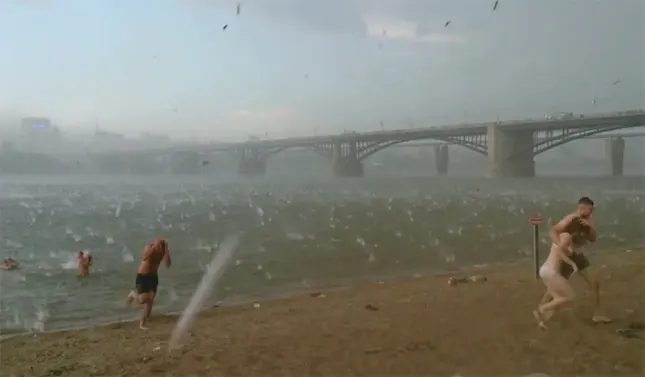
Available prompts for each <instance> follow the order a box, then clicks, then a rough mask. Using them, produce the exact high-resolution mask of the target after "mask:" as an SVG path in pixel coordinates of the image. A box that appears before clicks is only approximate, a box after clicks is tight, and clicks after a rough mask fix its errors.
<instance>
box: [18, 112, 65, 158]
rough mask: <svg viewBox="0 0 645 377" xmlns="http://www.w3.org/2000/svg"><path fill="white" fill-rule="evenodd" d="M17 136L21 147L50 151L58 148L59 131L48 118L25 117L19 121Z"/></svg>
mask: <svg viewBox="0 0 645 377" xmlns="http://www.w3.org/2000/svg"><path fill="white" fill-rule="evenodd" d="M19 138H20V141H21V143H20V144H22V148H21V149H24V150H39V151H52V150H55V149H58V145H59V143H60V140H61V132H60V130H59V129H58V127H56V126H54V125H52V124H51V120H50V119H49V118H43V117H27V118H23V119H22V121H21V123H20V133H19Z"/></svg>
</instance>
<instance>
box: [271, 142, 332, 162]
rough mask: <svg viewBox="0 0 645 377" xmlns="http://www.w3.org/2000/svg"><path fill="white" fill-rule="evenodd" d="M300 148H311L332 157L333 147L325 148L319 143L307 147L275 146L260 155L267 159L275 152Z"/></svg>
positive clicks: (324, 155) (322, 154)
mask: <svg viewBox="0 0 645 377" xmlns="http://www.w3.org/2000/svg"><path fill="white" fill-rule="evenodd" d="M298 148H300V149H305V150H310V151H313V152H316V153H317V154H319V155H321V156H323V157H327V158H331V148H329V150H328V149H327V148H324V147H321V146H318V145H314V146H306V147H304V146H286V147H280V148H274V149H270V150H268V151H265V152H263V153H260V154H259V156H260V157H261V158H262V159H267V158H269V157H270V156H273V155H274V154H278V153H280V152H284V151H286V150H288V149H298Z"/></svg>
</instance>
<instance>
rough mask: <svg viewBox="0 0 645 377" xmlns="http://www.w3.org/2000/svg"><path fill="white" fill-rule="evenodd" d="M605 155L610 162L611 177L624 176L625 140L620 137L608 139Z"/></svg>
mask: <svg viewBox="0 0 645 377" xmlns="http://www.w3.org/2000/svg"><path fill="white" fill-rule="evenodd" d="M605 153H606V155H607V159H608V160H609V166H610V168H611V176H612V177H620V176H622V175H623V170H624V160H625V139H624V138H622V137H620V136H618V137H612V138H611V139H607V141H606V144H605Z"/></svg>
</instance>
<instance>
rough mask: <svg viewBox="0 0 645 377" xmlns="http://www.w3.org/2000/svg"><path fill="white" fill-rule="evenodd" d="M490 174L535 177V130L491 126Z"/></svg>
mask: <svg viewBox="0 0 645 377" xmlns="http://www.w3.org/2000/svg"><path fill="white" fill-rule="evenodd" d="M487 141H488V176H489V177H496V178H497V177H500V178H501V177H534V176H535V160H534V156H533V131H532V130H509V129H508V128H501V127H500V126H489V127H488V133H487Z"/></svg>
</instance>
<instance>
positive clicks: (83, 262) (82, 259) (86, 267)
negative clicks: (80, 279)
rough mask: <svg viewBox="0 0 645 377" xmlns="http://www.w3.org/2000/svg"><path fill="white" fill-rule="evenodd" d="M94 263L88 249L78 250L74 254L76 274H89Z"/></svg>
mask: <svg viewBox="0 0 645 377" xmlns="http://www.w3.org/2000/svg"><path fill="white" fill-rule="evenodd" d="M92 264H94V258H92V254H91V253H90V252H89V251H86V252H83V251H79V252H78V253H77V254H76V265H77V267H78V276H90V267H92Z"/></svg>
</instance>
